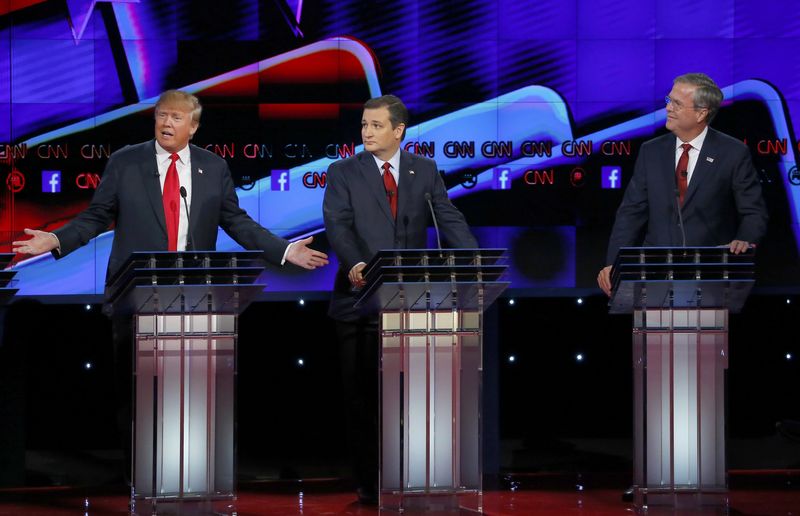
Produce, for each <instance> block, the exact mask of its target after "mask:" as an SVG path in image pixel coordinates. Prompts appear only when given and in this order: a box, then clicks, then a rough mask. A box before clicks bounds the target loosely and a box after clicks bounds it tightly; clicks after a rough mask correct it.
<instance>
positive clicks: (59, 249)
mask: <svg viewBox="0 0 800 516" xmlns="http://www.w3.org/2000/svg"><path fill="white" fill-rule="evenodd" d="M48 235H50V236H51V237H53V238H55V239H56V248H55V249H53V252H54V253H56V254H58V256H61V240H59V239H58V237H57V236H56V234H55V233H48Z"/></svg>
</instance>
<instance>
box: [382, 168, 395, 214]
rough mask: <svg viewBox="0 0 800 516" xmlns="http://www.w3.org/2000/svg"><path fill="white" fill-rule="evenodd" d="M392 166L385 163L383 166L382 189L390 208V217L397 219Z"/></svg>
mask: <svg viewBox="0 0 800 516" xmlns="http://www.w3.org/2000/svg"><path fill="white" fill-rule="evenodd" d="M390 168H392V166H391V165H390V164H389V162H388V161H387V162H386V163H384V164H383V187H384V188H385V189H386V199H387V200H388V201H389V206H390V207H391V208H392V217H394V218H395V219H396V218H397V183H396V182H395V180H394V176H393V175H392V172H391V170H389V169H390Z"/></svg>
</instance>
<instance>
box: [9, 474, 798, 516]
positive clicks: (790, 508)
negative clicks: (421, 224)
mask: <svg viewBox="0 0 800 516" xmlns="http://www.w3.org/2000/svg"><path fill="white" fill-rule="evenodd" d="M609 480H612V481H611V482H609ZM497 483H498V484H502V485H497V486H494V487H492V488H490V489H487V490H486V491H485V493H484V512H485V514H490V515H496V516H511V515H514V516H516V515H543V516H544V515H553V516H555V515H559V516H560V515H569V514H581V515H583V514H591V515H597V516H604V515H622V514H634V507H633V504H632V503H629V502H624V501H623V500H622V496H621V495H622V490H623V489H624V487H611V486H610V484H614V483H616V481H615V480H613V479H610V478H603V476H601V475H596V474H595V475H594V476H593V477H592V478H584V477H581V476H577V477H576V476H572V475H557V476H553V475H513V476H512V475H508V476H505V477H504V478H503V479H502V480H501V481H498V482H497ZM593 485H597V487H593ZM620 486H624V482H623V483H621V484H620ZM731 486H732V487H731V491H730V511H729V512H728V513H727V514H733V515H759V516H794V515H798V514H800V472H798V471H761V472H753V471H748V472H745V473H740V474H739V473H732V474H731ZM215 508H216V509H217V511H218V512H215V513H216V514H229V515H236V516H246V515H252V516H256V515H262V516H288V515H303V516H309V515H320V516H322V515H339V514H341V515H373V514H379V513H380V511H379V510H378V509H377V507H371V506H365V505H361V504H359V503H358V501H357V500H356V497H355V494H354V493H352V492H351V491H350V490H349V489H347V486H344V485H343V483H342V482H341V481H339V480H337V479H314V480H304V481H280V482H263V483H247V484H242V485H241V486H240V487H239V495H238V498H237V499H236V500H235V501H234V502H232V503H225V504H219V503H218V504H217V506H216V507H215ZM165 509H166V507H165ZM162 512H164V513H175V511H174V510H166V511H161V510H159V514H160V513H162ZM128 513H129V508H128V497H127V496H126V490H125V488H124V487H123V486H105V487H99V488H79V487H48V488H29V489H13V490H0V515H41V516H55V515H75V514H84V515H95V514H97V515H102V514H128ZM136 514H151V511H149V510H147V509H146V508H144V507H142V506H141V504H140V505H139V507H137V511H136ZM181 514H197V512H195V511H193V510H192V508H191V506H186V507H185V508H184V510H182V511H181ZM382 514H387V513H382ZM388 514H392V513H388ZM404 514H411V513H410V512H406V513H404ZM427 514H434V513H427ZM448 514H453V513H448ZM465 514H466V513H465ZM647 514H648V515H652V514H680V515H683V514H725V512H723V511H719V510H708V509H707V510H697V511H670V510H665V509H659V508H651V509H650V510H649V511H648V512H647Z"/></svg>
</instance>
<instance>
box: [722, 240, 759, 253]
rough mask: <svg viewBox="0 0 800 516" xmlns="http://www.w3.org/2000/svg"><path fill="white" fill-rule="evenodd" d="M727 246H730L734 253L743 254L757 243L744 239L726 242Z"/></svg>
mask: <svg viewBox="0 0 800 516" xmlns="http://www.w3.org/2000/svg"><path fill="white" fill-rule="evenodd" d="M725 247H730V249H731V252H732V253H733V254H742V253H744V252H745V251H747V250H748V249H750V248H751V247H755V244H751V243H750V242H745V241H744V240H733V241H732V242H731V243H730V244H726V245H725Z"/></svg>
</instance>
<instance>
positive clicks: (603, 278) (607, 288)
mask: <svg viewBox="0 0 800 516" xmlns="http://www.w3.org/2000/svg"><path fill="white" fill-rule="evenodd" d="M597 284H598V285H599V286H600V289H601V290H602V291H603V292H605V293H606V295H607V296H608V297H611V265H607V266H606V267H603V268H602V269H600V273H599V274H598V275H597Z"/></svg>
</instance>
